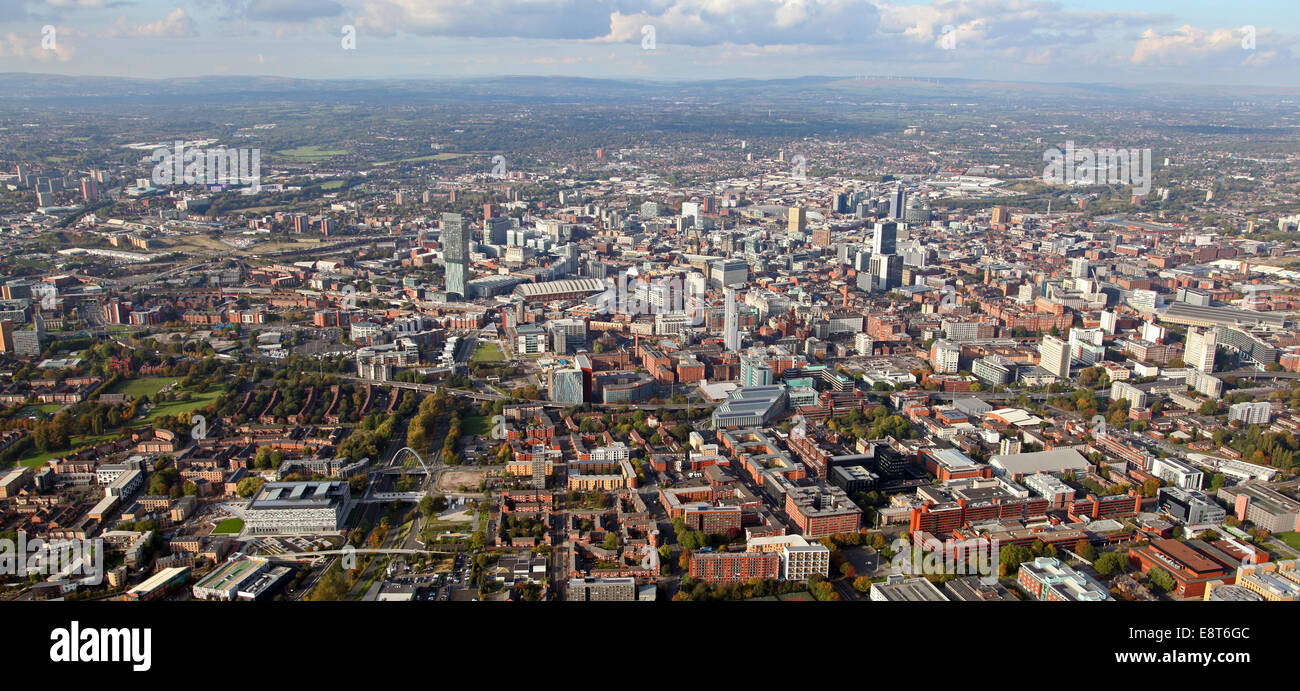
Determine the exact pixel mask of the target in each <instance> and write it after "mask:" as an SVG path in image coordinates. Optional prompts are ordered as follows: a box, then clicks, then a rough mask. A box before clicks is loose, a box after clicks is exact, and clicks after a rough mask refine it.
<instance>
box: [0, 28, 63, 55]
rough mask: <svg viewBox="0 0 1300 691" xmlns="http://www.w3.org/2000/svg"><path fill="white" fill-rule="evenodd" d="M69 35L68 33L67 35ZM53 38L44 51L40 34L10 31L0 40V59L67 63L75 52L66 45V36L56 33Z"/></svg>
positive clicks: (42, 37)
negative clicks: (49, 45)
mask: <svg viewBox="0 0 1300 691" xmlns="http://www.w3.org/2000/svg"><path fill="white" fill-rule="evenodd" d="M70 33H71V32H68V34H70ZM54 36H55V41H54V45H53V46H52V47H51V48H49V49H46V48H45V46H44V45H43V43H42V42H43V39H44V36H43V35H42V34H39V33H37V34H30V35H23V34H18V33H15V32H12V31H11V32H9V33H8V34H7V35H5V36H4V37H3V39H2V40H0V58H8V57H13V58H17V59H19V60H22V61H27V60H35V61H37V62H53V61H58V62H67V61H69V60H71V59H72V57H73V55H75V54H76V51H75V50H74V49H73V47H72V45H71V44H69V43H68V40H67V35H65V34H63V33H59V32H58V31H56V33H55V34H54Z"/></svg>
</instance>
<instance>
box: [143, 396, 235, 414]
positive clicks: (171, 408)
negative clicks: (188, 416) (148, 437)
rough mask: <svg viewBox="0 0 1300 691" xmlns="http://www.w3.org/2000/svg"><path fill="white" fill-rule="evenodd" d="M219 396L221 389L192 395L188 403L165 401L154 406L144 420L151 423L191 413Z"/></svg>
mask: <svg viewBox="0 0 1300 691" xmlns="http://www.w3.org/2000/svg"><path fill="white" fill-rule="evenodd" d="M220 396H221V389H208V390H207V391H206V392H204V393H195V394H192V395H191V397H190V400H188V401H166V402H164V403H160V404H158V405H156V406H154V408H153V410H150V411H149V415H147V416H146V417H145V419H146V420H149V421H153V420H156V419H158V418H160V417H162V416H164V415H180V414H181V413H188V412H192V411H195V410H198V409H199V408H203V407H206V406H207V405H208V404H209V403H211V402H213V401H215V400H217V398H218V397H220Z"/></svg>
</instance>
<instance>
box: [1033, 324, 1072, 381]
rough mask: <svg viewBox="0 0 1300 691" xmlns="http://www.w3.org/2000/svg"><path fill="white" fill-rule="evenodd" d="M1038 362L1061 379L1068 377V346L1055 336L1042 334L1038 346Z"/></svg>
mask: <svg viewBox="0 0 1300 691" xmlns="http://www.w3.org/2000/svg"><path fill="white" fill-rule="evenodd" d="M1038 355H1039V360H1038V364H1039V366H1041V367H1042V368H1043V369H1045V370H1047V371H1048V372H1051V373H1052V374H1055V375H1056V376H1058V377H1060V378H1062V379H1069V378H1070V346H1069V344H1068V343H1066V342H1065V341H1062V340H1061V339H1059V338H1057V337H1056V336H1052V335H1050V334H1049V335H1047V336H1043V342H1042V343H1041V344H1039V346H1038Z"/></svg>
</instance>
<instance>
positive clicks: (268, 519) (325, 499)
mask: <svg viewBox="0 0 1300 691" xmlns="http://www.w3.org/2000/svg"><path fill="white" fill-rule="evenodd" d="M350 500H351V496H350V493H349V490H348V484H347V483H346V482H316V481H312V482H270V483H267V484H265V485H263V486H262V488H261V489H260V490H258V492H257V495H256V496H254V497H253V500H252V501H251V502H249V504H248V508H247V509H245V511H244V514H245V531H246V532H247V533H248V534H250V535H275V534H313V533H332V532H337V531H339V530H341V529H342V528H343V520H344V519H345V518H346V517H347V513H346V512H347V509H348V504H349V502H350Z"/></svg>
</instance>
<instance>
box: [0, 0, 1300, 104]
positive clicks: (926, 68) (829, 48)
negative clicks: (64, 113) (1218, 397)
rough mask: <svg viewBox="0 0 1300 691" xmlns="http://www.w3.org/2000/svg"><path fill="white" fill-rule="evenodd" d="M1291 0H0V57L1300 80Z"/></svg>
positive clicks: (286, 68)
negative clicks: (347, 45)
mask: <svg viewBox="0 0 1300 691" xmlns="http://www.w3.org/2000/svg"><path fill="white" fill-rule="evenodd" d="M1296 2H1297V0H1241V1H1239V2H1232V3H1227V2H1206V1H1205V0H1183V1H1181V2H1177V1H1174V0H1148V1H1143V0H1129V1H1127V2H1122V1H1119V0H1060V1H1038V0H924V1H918V0H894V1H892V2H884V1H879V2H872V1H868V0H0V72H47V73H57V74H71V75H116V76H135V77H150V78H166V77H192V76H203V75H275V76H286V77H303V78H340V77H392V76H402V77H413V76H436V77H475V76H491V75H530V74H533V75H572V76H585V77H610V78H628V79H656V80H678V79H719V78H764V77H790V76H800V75H811V74H823V75H897V76H920V77H965V78H974V79H1005V80H1024V81H1082V82H1122V83H1161V82H1180V83H1212V84H1228V85H1269V86H1289V87H1300V69H1297V68H1298V67H1300V46H1298V45H1297V42H1298V41H1300V20H1297V13H1296V11H1295V9H1296V7H1295V6H1296ZM51 27H52V29H51ZM353 36H354V37H355V49H347V48H345V43H346V41H345V39H347V38H349V37H353ZM349 45H351V44H349Z"/></svg>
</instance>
